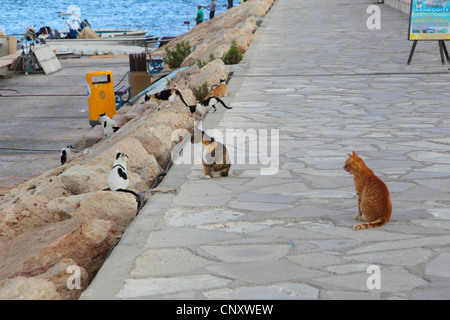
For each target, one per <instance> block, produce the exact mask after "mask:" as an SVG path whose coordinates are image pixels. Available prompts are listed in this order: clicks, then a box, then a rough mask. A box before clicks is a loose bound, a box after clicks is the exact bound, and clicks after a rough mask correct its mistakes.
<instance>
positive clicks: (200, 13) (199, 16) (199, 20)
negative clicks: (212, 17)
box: [195, 5, 203, 24]
mask: <svg viewBox="0 0 450 320" xmlns="http://www.w3.org/2000/svg"><path fill="white" fill-rule="evenodd" d="M197 9H198V11H197V17H196V18H195V21H196V22H197V24H200V23H202V22H203V10H202V6H200V5H198V6H197Z"/></svg>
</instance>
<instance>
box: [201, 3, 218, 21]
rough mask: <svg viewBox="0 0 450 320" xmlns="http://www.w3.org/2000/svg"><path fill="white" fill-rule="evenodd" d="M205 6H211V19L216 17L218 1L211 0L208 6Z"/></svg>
mask: <svg viewBox="0 0 450 320" xmlns="http://www.w3.org/2000/svg"><path fill="white" fill-rule="evenodd" d="M203 8H209V19H212V18H214V14H215V12H216V1H215V0H211V3H210V4H208V5H207V6H203Z"/></svg>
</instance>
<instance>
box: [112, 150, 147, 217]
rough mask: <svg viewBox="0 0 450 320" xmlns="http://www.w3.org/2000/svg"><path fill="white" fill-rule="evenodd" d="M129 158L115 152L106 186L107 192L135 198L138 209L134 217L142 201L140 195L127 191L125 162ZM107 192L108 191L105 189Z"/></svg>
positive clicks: (127, 179) (127, 180) (127, 181)
mask: <svg viewBox="0 0 450 320" xmlns="http://www.w3.org/2000/svg"><path fill="white" fill-rule="evenodd" d="M128 159H129V157H128V156H127V155H126V154H125V153H122V152H120V151H118V150H116V158H115V160H114V164H113V167H112V169H111V171H110V172H109V177H108V184H109V190H111V191H121V192H127V193H131V194H133V195H134V196H135V197H136V201H137V203H138V209H137V213H136V215H137V214H138V213H139V210H140V209H141V208H142V206H143V205H144V200H143V198H142V196H141V195H139V194H137V193H136V192H134V191H132V190H128V189H127V187H128V183H129V182H130V179H129V178H128V174H127V162H128ZM105 190H108V189H105Z"/></svg>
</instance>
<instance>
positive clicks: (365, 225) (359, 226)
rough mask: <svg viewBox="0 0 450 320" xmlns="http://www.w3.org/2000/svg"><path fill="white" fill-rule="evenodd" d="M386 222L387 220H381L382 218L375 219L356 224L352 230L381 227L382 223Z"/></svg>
mask: <svg viewBox="0 0 450 320" xmlns="http://www.w3.org/2000/svg"><path fill="white" fill-rule="evenodd" d="M387 222H388V221H386V220H383V219H377V220H375V221H371V222H368V223H361V224H357V225H356V226H354V227H353V229H354V230H361V229H368V228H376V227H381V226H382V225H384V224H386V223H387Z"/></svg>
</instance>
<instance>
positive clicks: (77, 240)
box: [0, 218, 117, 280]
mask: <svg viewBox="0 0 450 320" xmlns="http://www.w3.org/2000/svg"><path fill="white" fill-rule="evenodd" d="M116 234H117V229H116V225H115V223H114V222H112V221H104V220H100V219H93V220H86V219H80V218H78V219H69V220H65V221H61V222H57V223H52V224H48V225H46V226H43V227H40V228H35V229H33V230H31V231H29V232H26V233H23V234H21V235H19V236H17V237H14V238H13V239H11V240H9V241H7V242H5V243H3V244H1V245H0V279H1V280H2V279H6V278H13V277H17V276H24V277H32V276H35V275H39V274H42V273H45V272H46V271H47V270H48V269H49V268H50V267H52V266H54V265H55V264H56V263H58V262H59V261H60V260H61V259H62V258H70V259H72V260H73V261H74V262H75V263H76V264H77V265H78V266H80V267H83V268H85V269H86V270H87V272H88V273H89V276H90V277H92V276H93V275H94V274H95V272H97V270H98V269H99V268H100V266H101V265H102V263H103V260H104V258H105V256H106V254H107V253H108V251H109V250H110V248H111V247H112V245H113V244H114V243H115V242H116V241H117V240H116Z"/></svg>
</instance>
